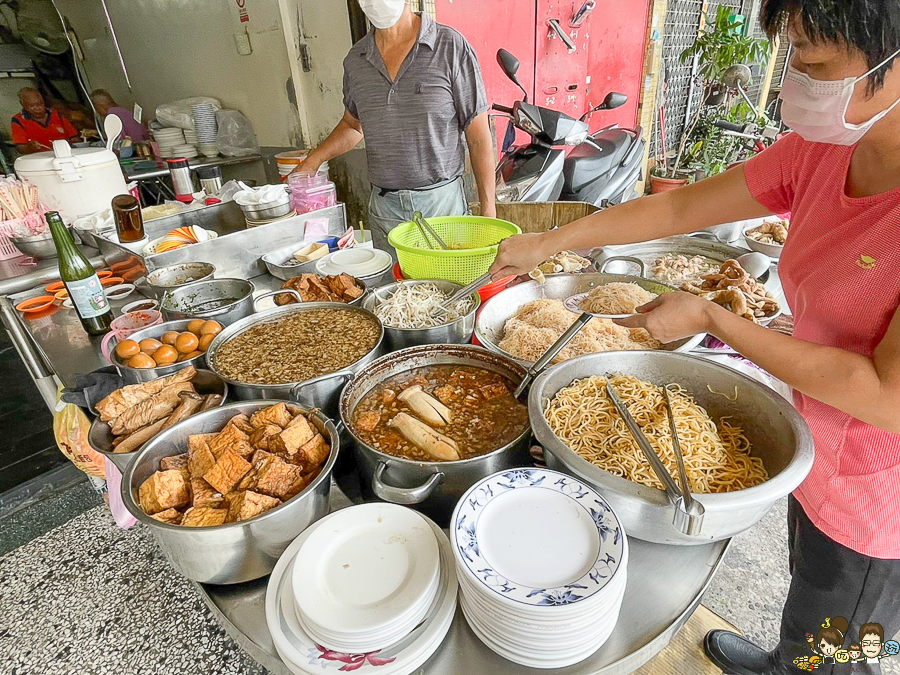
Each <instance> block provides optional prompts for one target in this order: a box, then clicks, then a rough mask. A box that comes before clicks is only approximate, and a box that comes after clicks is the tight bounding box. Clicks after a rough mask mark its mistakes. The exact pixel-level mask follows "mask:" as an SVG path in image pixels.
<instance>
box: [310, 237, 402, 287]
mask: <svg viewBox="0 0 900 675" xmlns="http://www.w3.org/2000/svg"><path fill="white" fill-rule="evenodd" d="M393 265H394V261H393V259H392V258H391V255H390V253H387V252H386V251H382V250H380V249H377V248H356V247H354V248H346V249H343V250H341V251H335V252H334V253H329V254H328V255H326V256H324V257H323V258H321V259H320V260H319V262H318V263H316V272H318V273H319V274H324V275H329V274H349V275H350V276H351V277H356V278H357V279H362V280H363V281H365V282H366V285H367V286H369V287H372V288H374V287H376V286H380V285H381V284H380V282H381V280H382V278H383V277H384V276H385V275H386V274H387V273H388V272H390V269H391V267H393Z"/></svg>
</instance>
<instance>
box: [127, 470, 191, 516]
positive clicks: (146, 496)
mask: <svg viewBox="0 0 900 675" xmlns="http://www.w3.org/2000/svg"><path fill="white" fill-rule="evenodd" d="M138 500H139V501H140V504H141V508H142V509H143V510H144V513H146V514H147V515H149V516H152V515H154V514H157V513H159V512H160V511H165V510H166V509H180V508H181V507H183V506H187V505H188V504H190V502H191V491H190V488H189V487H188V484H187V482H186V481H185V480H184V475H183V474H182V473H181V471H179V470H178V469H170V470H169V471H157V472H156V473H154V474H153V475H152V476H150V478H148V479H147V480H145V481H144V482H143V483H141V487H140V488H139V489H138Z"/></svg>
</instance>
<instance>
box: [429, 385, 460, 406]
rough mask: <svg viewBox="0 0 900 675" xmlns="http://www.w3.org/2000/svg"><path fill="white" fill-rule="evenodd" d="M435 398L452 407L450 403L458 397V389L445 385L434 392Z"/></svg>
mask: <svg viewBox="0 0 900 675" xmlns="http://www.w3.org/2000/svg"><path fill="white" fill-rule="evenodd" d="M434 396H435V398H436V399H437V400H438V401H440V402H441V403H443V404H444V405H450V403H451V402H452V401H453V399H454V398H455V397H456V387H454V386H453V385H452V384H445V385H443V386H442V387H438V388H437V389H435V390H434Z"/></svg>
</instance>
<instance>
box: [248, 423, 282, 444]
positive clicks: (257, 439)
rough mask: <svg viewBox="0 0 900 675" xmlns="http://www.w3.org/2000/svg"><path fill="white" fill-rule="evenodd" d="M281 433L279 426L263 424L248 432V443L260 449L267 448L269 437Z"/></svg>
mask: <svg viewBox="0 0 900 675" xmlns="http://www.w3.org/2000/svg"><path fill="white" fill-rule="evenodd" d="M280 433H281V427H279V426H278V425H276V424H266V425H265V426H261V427H257V428H256V429H255V430H254V431H253V433H252V434H250V444H251V445H252V446H253V447H254V448H259V449H261V450H268V449H269V439H271V438H272V436H277V435H278V434H280Z"/></svg>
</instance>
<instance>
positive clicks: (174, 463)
mask: <svg viewBox="0 0 900 675" xmlns="http://www.w3.org/2000/svg"><path fill="white" fill-rule="evenodd" d="M187 468H188V454H187V453H186V452H183V453H181V454H180V455H173V456H171V457H163V458H162V459H161V460H159V470H160V471H169V470H171V469H187Z"/></svg>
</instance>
